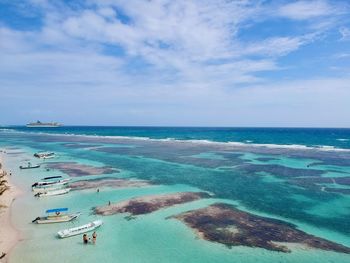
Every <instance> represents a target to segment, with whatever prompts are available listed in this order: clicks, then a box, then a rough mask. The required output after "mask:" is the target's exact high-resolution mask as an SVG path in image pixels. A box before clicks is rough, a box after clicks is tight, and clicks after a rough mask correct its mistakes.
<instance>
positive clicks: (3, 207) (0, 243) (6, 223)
mask: <svg viewBox="0 0 350 263" xmlns="http://www.w3.org/2000/svg"><path fill="white" fill-rule="evenodd" d="M0 164H1V168H0V175H3V177H2V178H1V180H6V181H7V183H6V185H7V187H8V189H7V190H5V192H3V193H2V195H0V225H1V228H0V257H1V256H3V253H5V256H4V257H3V258H1V259H0V262H8V259H9V255H10V254H11V252H12V250H13V248H14V247H15V246H16V245H17V244H18V243H19V242H20V240H21V233H20V231H19V230H18V229H16V228H15V227H14V225H13V224H12V220H11V219H12V218H11V217H12V205H13V202H14V201H15V200H16V198H17V197H18V196H20V195H21V191H20V189H19V188H18V187H16V186H15V185H14V184H13V183H12V181H11V178H10V176H9V175H8V174H7V172H6V169H5V168H4V158H3V153H1V154H0Z"/></svg>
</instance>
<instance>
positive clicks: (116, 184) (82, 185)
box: [69, 177, 151, 190]
mask: <svg viewBox="0 0 350 263" xmlns="http://www.w3.org/2000/svg"><path fill="white" fill-rule="evenodd" d="M150 185H151V184H150V183H148V182H147V181H145V180H129V179H118V178H111V177H103V178H98V179H91V180H80V181H75V182H73V183H71V184H69V187H70V188H72V190H84V189H96V188H101V187H112V188H126V187H145V186H150Z"/></svg>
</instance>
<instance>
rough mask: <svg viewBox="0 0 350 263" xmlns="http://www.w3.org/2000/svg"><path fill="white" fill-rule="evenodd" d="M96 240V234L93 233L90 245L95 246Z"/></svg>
mask: <svg viewBox="0 0 350 263" xmlns="http://www.w3.org/2000/svg"><path fill="white" fill-rule="evenodd" d="M96 238H97V234H96V232H95V231H94V233H93V234H92V243H93V244H94V245H95V244H96Z"/></svg>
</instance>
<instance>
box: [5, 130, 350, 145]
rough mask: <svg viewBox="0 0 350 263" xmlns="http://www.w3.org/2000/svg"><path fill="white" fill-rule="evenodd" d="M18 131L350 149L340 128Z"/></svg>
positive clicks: (346, 134) (347, 132) (349, 139)
mask: <svg viewBox="0 0 350 263" xmlns="http://www.w3.org/2000/svg"><path fill="white" fill-rule="evenodd" d="M7 128H10V129H14V130H16V131H25V132H42V133H57V134H75V135H98V136H127V137H144V138H152V139H177V140H208V141H214V142H241V143H251V144H278V145H305V146H310V147H322V146H326V147H327V146H330V147H336V148H345V149H350V129H339V128H223V127H217V128H215V127H212V128H209V127H114V126H63V127H59V128H27V127H24V126H12V127H7Z"/></svg>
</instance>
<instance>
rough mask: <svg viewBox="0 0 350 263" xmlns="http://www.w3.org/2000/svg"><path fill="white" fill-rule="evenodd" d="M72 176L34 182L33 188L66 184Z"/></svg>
mask: <svg viewBox="0 0 350 263" xmlns="http://www.w3.org/2000/svg"><path fill="white" fill-rule="evenodd" d="M70 180H71V179H70V178H67V179H59V180H53V181H41V182H36V183H34V184H32V188H34V187H36V188H40V187H51V186H57V185H66V184H68V182H69V181H70Z"/></svg>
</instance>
